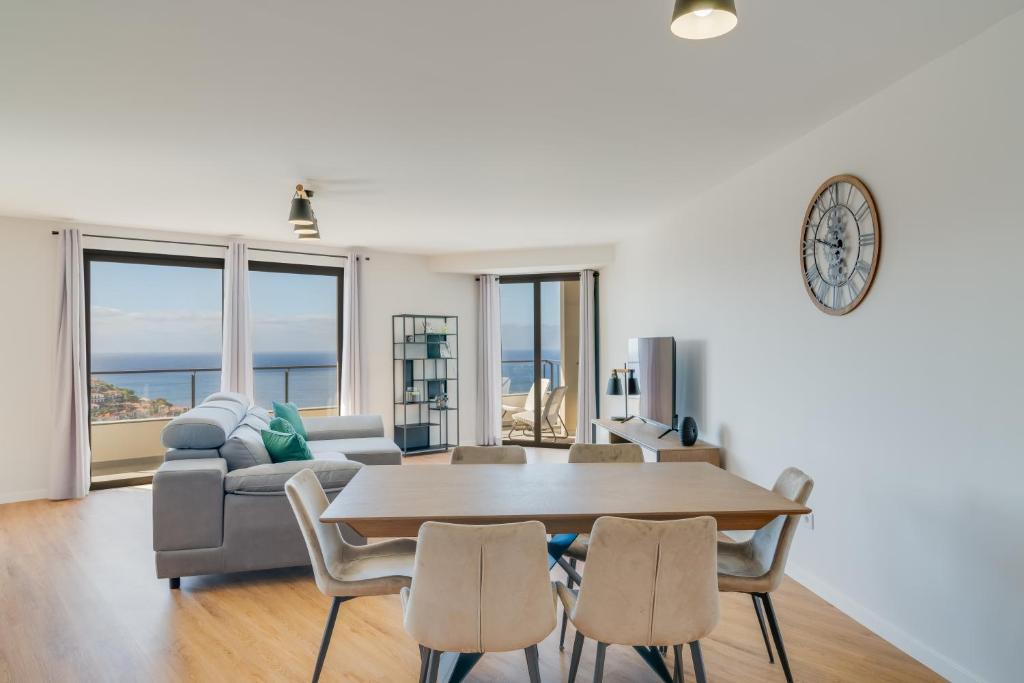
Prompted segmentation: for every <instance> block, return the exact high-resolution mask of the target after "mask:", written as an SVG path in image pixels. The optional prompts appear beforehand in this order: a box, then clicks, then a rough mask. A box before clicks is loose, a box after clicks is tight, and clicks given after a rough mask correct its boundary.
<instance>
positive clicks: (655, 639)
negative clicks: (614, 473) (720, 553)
mask: <svg viewBox="0 0 1024 683" xmlns="http://www.w3.org/2000/svg"><path fill="white" fill-rule="evenodd" d="M716 539H717V524H716V523H715V520H714V518H713V517H697V518H694V519H681V520H677V521H670V522H648V521H642V520H636V519H622V518H619V517H601V518H600V519H598V520H597V522H595V523H594V529H593V531H592V532H591V540H590V559H589V560H588V561H587V575H586V581H584V582H583V585H582V586H580V588H579V590H578V591H575V590H572V589H571V588H569V587H568V586H566V585H565V584H562V583H559V584H558V596H559V598H561V600H562V604H563V606H564V607H565V611H566V612H567V613H568V614H569V618H570V619H572V623H573V625H574V626H575V627H576V641H575V642H574V643H573V647H572V663H571V664H570V666H569V683H573V681H574V680H575V679H576V672H577V670H578V668H579V663H580V653H581V652H582V650H583V640H584V638H592V639H594V640H596V641H597V659H596V661H595V664H594V681H595V683H598V682H599V681H600V680H601V678H602V676H603V673H604V656H605V650H606V649H607V647H608V645H612V644H615V645H632V646H643V647H648V648H657V647H663V646H672V647H673V648H674V650H675V664H676V680H680V678H681V676H682V655H683V643H689V644H690V654H691V656H692V657H693V668H694V672H695V673H696V676H697V680H698V682H699V683H704V662H703V658H702V656H701V651H700V640H701V638H704V637H705V636H707V635H708V634H710V633H711V631H712V630H713V629H714V628H715V625H716V624H718V582H717V576H716V568H717V564H716Z"/></svg>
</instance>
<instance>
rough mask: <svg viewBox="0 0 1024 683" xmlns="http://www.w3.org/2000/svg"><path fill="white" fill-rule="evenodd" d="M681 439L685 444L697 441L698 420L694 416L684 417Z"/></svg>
mask: <svg viewBox="0 0 1024 683" xmlns="http://www.w3.org/2000/svg"><path fill="white" fill-rule="evenodd" d="M679 440H680V441H682V442H683V445H684V446H692V445H693V444H695V443H697V421H696V420H694V419H693V418H692V417H684V418H683V428H682V429H680V430H679Z"/></svg>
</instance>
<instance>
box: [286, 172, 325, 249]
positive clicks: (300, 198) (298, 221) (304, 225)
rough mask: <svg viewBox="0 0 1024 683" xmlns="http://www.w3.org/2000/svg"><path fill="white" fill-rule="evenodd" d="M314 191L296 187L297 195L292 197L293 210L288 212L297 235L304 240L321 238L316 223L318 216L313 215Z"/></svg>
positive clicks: (299, 186) (289, 219)
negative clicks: (311, 200)
mask: <svg viewBox="0 0 1024 683" xmlns="http://www.w3.org/2000/svg"><path fill="white" fill-rule="evenodd" d="M312 196H313V191H312V190H307V189H305V188H304V187H302V185H301V184H300V185H296V186H295V194H294V195H292V205H291V210H290V211H289V212H288V222H289V223H291V224H292V225H294V226H295V228H294V231H295V234H296V235H298V236H299V237H302V238H304V239H317V238H319V237H320V228H319V226H318V225H317V222H316V214H315V213H313V204H312V202H310V201H309V200H310V197H312Z"/></svg>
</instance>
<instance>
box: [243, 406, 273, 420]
mask: <svg viewBox="0 0 1024 683" xmlns="http://www.w3.org/2000/svg"><path fill="white" fill-rule="evenodd" d="M246 414H247V415H248V416H249V417H255V418H256V419H258V420H259V421H260V422H264V423H266V424H270V420H271V418H273V415H271V414H270V411H269V410H267V409H266V408H260V407H259V406H253V407H251V408H249V412H248V413H246Z"/></svg>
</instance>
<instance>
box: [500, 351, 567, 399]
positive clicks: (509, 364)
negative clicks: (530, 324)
mask: <svg viewBox="0 0 1024 683" xmlns="http://www.w3.org/2000/svg"><path fill="white" fill-rule="evenodd" d="M561 356H562V353H561V351H559V350H558V349H545V350H543V351H541V354H540V357H541V366H540V370H541V376H542V377H547V378H548V379H550V380H552V382H551V388H552V389H553V388H555V387H557V386H558V385H559V378H560V372H559V371H560V368H561ZM545 361H548V362H545ZM501 376H502V378H508V379H509V380H511V388H510V389H509V390H508V392H509V393H510V394H525V393H526V392H528V391H529V390H530V387H531V386H532V385H533V349H502V350H501Z"/></svg>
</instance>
